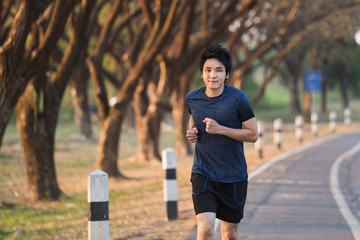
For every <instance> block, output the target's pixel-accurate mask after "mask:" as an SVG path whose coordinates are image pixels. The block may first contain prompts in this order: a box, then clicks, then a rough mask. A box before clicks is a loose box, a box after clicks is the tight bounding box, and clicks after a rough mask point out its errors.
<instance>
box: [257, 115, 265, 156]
mask: <svg viewBox="0 0 360 240" xmlns="http://www.w3.org/2000/svg"><path fill="white" fill-rule="evenodd" d="M257 127H258V133H259V138H258V140H257V141H256V142H255V150H256V151H257V152H258V153H259V158H262V157H263V141H264V140H263V134H264V123H263V122H262V121H258V123H257Z"/></svg>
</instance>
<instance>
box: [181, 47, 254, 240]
mask: <svg viewBox="0 0 360 240" xmlns="http://www.w3.org/2000/svg"><path fill="white" fill-rule="evenodd" d="M200 71H201V77H202V78H203V81H204V83H205V87H202V88H199V89H196V90H194V91H192V92H189V93H188V94H187V95H186V104H187V106H188V108H189V112H190V119H189V129H188V130H187V132H186V137H187V138H188V140H189V141H190V142H191V143H194V142H196V145H195V154H194V163H193V167H192V173H191V183H192V191H193V193H192V194H193V195H192V196H193V204H194V210H195V213H196V222H197V226H198V232H197V239H198V240H200V239H201V240H202V239H212V238H213V235H214V225H215V218H218V219H220V220H221V234H222V239H238V230H237V229H238V225H239V223H240V220H241V219H242V218H243V211H244V205H245V200H246V193H247V178H248V174H247V166H246V160H245V156H244V150H243V142H255V141H256V140H257V139H258V132H257V123H256V119H255V116H254V112H253V110H252V108H251V105H250V102H249V100H248V98H247V96H246V95H245V93H243V92H242V91H241V90H239V89H237V88H234V87H231V86H229V85H226V84H225V82H226V80H227V79H228V78H229V75H230V71H231V56H230V54H229V53H228V51H227V50H226V49H225V48H223V47H222V46H220V45H215V46H213V47H211V48H209V49H207V50H206V51H205V52H204V53H203V54H202V56H201V59H200Z"/></svg>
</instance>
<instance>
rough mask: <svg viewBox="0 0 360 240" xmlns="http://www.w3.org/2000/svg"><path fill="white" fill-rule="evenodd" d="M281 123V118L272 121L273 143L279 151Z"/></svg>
mask: <svg viewBox="0 0 360 240" xmlns="http://www.w3.org/2000/svg"><path fill="white" fill-rule="evenodd" d="M282 130H283V121H282V119H281V118H277V119H275V120H274V143H275V144H276V145H277V147H278V149H281V143H282Z"/></svg>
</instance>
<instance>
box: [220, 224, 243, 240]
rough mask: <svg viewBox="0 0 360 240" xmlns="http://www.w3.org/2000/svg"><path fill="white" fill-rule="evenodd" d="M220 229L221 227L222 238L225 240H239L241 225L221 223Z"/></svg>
mask: <svg viewBox="0 0 360 240" xmlns="http://www.w3.org/2000/svg"><path fill="white" fill-rule="evenodd" d="M220 227H221V236H222V239H223V240H238V239H239V233H238V227H239V223H229V222H225V221H220Z"/></svg>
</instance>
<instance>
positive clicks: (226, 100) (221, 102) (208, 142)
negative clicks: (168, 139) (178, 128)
mask: <svg viewBox="0 0 360 240" xmlns="http://www.w3.org/2000/svg"><path fill="white" fill-rule="evenodd" d="M204 91H205V87H203V88H199V89H196V90H194V91H191V92H189V93H188V94H187V95H186V104H187V106H188V109H189V112H190V114H191V115H192V117H193V119H194V122H195V126H196V127H197V129H198V130H199V134H198V141H197V142H196V144H195V155H194V163H193V167H192V172H193V173H199V174H203V175H205V176H207V177H208V178H209V179H210V180H212V181H218V182H238V181H243V180H246V179H247V178H248V174H247V166H246V160H245V155H244V147H243V142H242V141H237V140H235V139H232V138H229V137H227V136H223V135H218V134H209V133H207V132H206V131H205V128H206V124H205V123H203V120H204V119H205V118H211V119H214V120H215V121H216V122H218V123H219V124H220V125H223V126H226V127H230V128H236V129H239V128H242V122H245V121H247V120H249V119H251V118H253V117H254V112H253V110H252V108H251V105H250V102H249V99H248V97H247V96H246V94H245V93H244V92H242V91H241V90H239V89H237V88H234V87H231V86H229V85H225V86H224V90H223V92H222V94H221V95H219V96H217V97H213V98H210V97H207V96H206V95H205V94H204Z"/></svg>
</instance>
